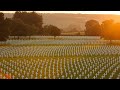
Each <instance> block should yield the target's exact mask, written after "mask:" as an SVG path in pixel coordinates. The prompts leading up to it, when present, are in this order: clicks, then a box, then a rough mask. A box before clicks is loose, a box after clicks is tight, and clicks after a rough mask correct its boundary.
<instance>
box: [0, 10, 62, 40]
mask: <svg viewBox="0 0 120 90" xmlns="http://www.w3.org/2000/svg"><path fill="white" fill-rule="evenodd" d="M60 33H61V30H60V29H59V28H57V27H56V26H53V25H45V26H44V27H43V18H42V15H39V14H37V13H35V12H29V13H28V12H21V11H17V12H15V14H14V15H13V17H12V18H11V19H10V18H4V14H3V13H0V41H6V40H7V39H8V37H9V36H18V39H19V37H20V36H29V38H30V36H33V35H51V36H54V37H56V36H58V35H60Z"/></svg>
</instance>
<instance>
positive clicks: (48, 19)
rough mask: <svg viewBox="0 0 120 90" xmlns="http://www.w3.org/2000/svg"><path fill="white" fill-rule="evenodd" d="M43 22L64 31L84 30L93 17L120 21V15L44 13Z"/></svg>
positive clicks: (10, 14)
mask: <svg viewBox="0 0 120 90" xmlns="http://www.w3.org/2000/svg"><path fill="white" fill-rule="evenodd" d="M42 15H43V23H44V25H46V24H52V25H55V26H57V27H59V28H61V29H63V31H64V32H71V31H72V32H73V30H75V31H83V30H84V29H85V22H86V21H88V20H91V19H94V20H98V21H99V22H100V23H101V22H102V21H104V20H107V19H113V20H115V22H120V15H103V14H58V13H55V14H50V13H43V14H42ZM12 16H13V13H5V17H7V18H12Z"/></svg>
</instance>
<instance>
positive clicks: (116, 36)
mask: <svg viewBox="0 0 120 90" xmlns="http://www.w3.org/2000/svg"><path fill="white" fill-rule="evenodd" d="M85 27H86V29H85V34H86V35H87V36H101V38H104V39H105V40H120V23H115V22H114V20H112V19H110V20H105V21H103V22H102V23H101V24H100V23H99V22H98V21H97V20H89V21H87V22H86V24H85Z"/></svg>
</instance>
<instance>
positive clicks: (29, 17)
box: [13, 11, 43, 35]
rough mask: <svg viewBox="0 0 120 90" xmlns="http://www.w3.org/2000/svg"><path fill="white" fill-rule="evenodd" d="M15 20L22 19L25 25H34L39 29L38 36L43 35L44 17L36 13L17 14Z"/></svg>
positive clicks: (18, 12)
mask: <svg viewBox="0 0 120 90" xmlns="http://www.w3.org/2000/svg"><path fill="white" fill-rule="evenodd" d="M13 19H21V20H22V21H23V22H24V23H25V24H28V25H34V26H35V27H37V28H38V29H37V31H36V35H41V34H42V33H43V29H42V24H43V18H42V15H39V14H37V13H35V12H30V13H28V12H20V11H17V12H15V14H14V16H13Z"/></svg>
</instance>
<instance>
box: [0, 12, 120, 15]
mask: <svg viewBox="0 0 120 90" xmlns="http://www.w3.org/2000/svg"><path fill="white" fill-rule="evenodd" d="M0 12H4V13H14V12H15V11H0ZM35 12H39V13H73V14H76V13H81V14H116V15H120V11H35Z"/></svg>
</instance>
